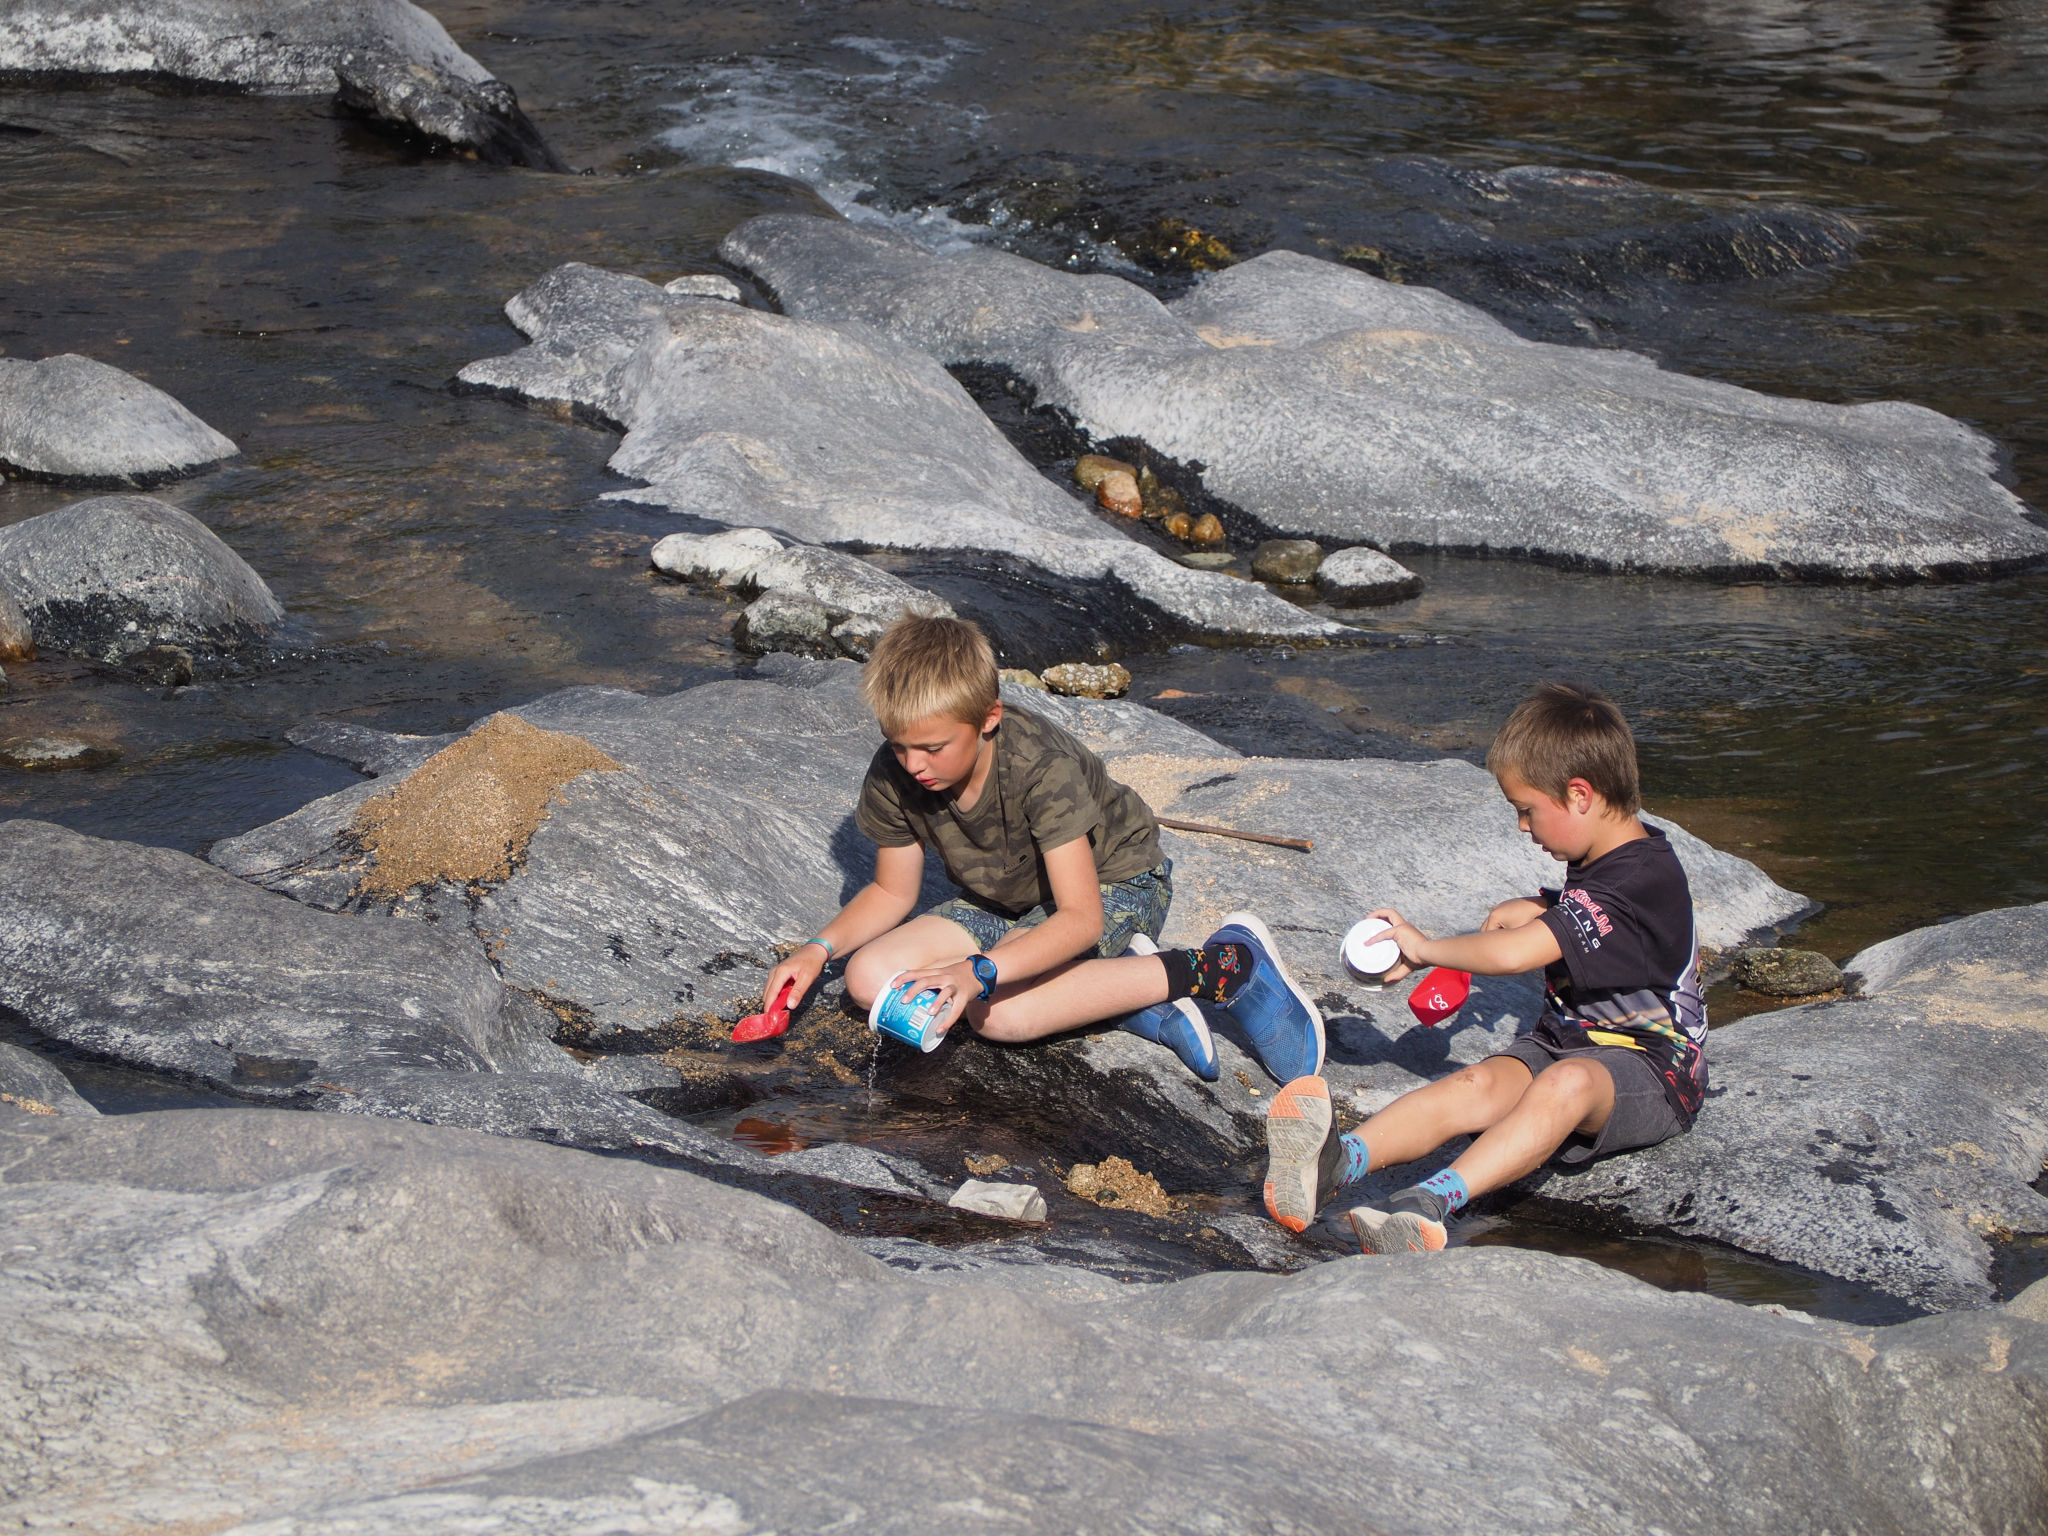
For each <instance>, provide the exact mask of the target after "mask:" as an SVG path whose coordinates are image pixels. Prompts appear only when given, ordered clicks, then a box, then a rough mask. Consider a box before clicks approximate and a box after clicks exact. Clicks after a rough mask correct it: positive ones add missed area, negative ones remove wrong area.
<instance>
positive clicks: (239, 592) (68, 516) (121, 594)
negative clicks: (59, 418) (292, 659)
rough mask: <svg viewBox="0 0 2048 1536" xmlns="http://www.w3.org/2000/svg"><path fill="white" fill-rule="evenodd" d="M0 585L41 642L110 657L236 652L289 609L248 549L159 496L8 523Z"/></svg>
mask: <svg viewBox="0 0 2048 1536" xmlns="http://www.w3.org/2000/svg"><path fill="white" fill-rule="evenodd" d="M0 587H4V588H5V589H6V590H7V592H8V594H9V596H11V597H12V598H13V599H14V601H15V603H16V604H18V605H19V606H20V608H21V610H22V612H23V613H25V614H26V615H27V616H28V620H29V624H30V627H31V629H32V630H33V632H34V635H35V643H36V644H37V645H38V646H40V647H41V648H43V649H45V650H51V651H69V652H72V653H73V654H75V655H80V656H86V657H90V658H92V659H93V660H96V661H104V662H110V663H120V662H124V661H126V660H128V659H129V658H130V657H133V656H136V655H138V654H139V653H141V652H144V651H149V650H151V649H152V648H154V647H159V646H175V647H181V648H186V649H190V650H207V651H217V650H227V649H233V648H235V647H237V646H242V645H247V644H251V643H253V642H257V641H260V640H262V639H264V638H266V637H268V636H269V635H271V634H272V633H274V632H275V631H276V629H277V628H278V627H279V626H280V625H281V624H283V622H284V617H285V614H284V609H283V608H282V607H281V606H280V605H279V603H278V601H277V599H276V598H275V597H274V596H272V595H271V591H270V588H269V587H268V586H266V585H265V584H264V581H263V578H262V577H261V576H258V575H257V574H256V573H255V572H254V571H252V570H250V569H249V567H248V566H247V565H246V564H245V563H244V562H243V560H242V557H241V556H239V555H237V554H236V553H235V552H234V551H233V550H231V549H229V548H228V547H227V545H225V544H223V543H222V542H221V541H220V539H219V538H218V537H217V536H216V535H215V534H214V532H213V531H212V530H211V529H210V528H208V527H207V526H206V525H205V524H204V523H202V522H200V521H199V519H198V518H196V517H194V516H192V514H191V513H189V512H184V511H181V510H180V509H178V508H177V507H174V506H172V505H170V503H168V502H164V501H158V500H157V499H156V498H155V497H153V496H101V497H96V498H95V499H93V500H91V501H79V502H73V503H72V504H71V505H70V506H68V507H60V508H59V509H58V510H56V511H55V512H45V513H44V514H43V515H42V516H40V517H32V518H30V519H28V520H27V521H26V522H21V523H15V524H14V525H12V526H11V527H7V528H0Z"/></svg>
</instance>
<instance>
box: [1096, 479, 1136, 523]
mask: <svg viewBox="0 0 2048 1536" xmlns="http://www.w3.org/2000/svg"><path fill="white" fill-rule="evenodd" d="M1095 504H1096V505H1097V506H1099V507H1102V508H1104V509H1105V510H1107V511H1110V512H1114V513H1116V514H1117V515H1118V516H1119V517H1137V516H1139V515H1140V514H1142V513H1143V512H1144V510H1145V498H1144V497H1143V496H1142V495H1140V494H1139V492H1138V481H1137V477H1136V476H1134V475H1127V474H1125V473H1124V472H1123V471H1122V470H1118V471H1117V472H1116V473H1114V474H1109V475H1104V476H1103V477H1102V478H1101V480H1099V481H1097V482H1096V485H1095Z"/></svg>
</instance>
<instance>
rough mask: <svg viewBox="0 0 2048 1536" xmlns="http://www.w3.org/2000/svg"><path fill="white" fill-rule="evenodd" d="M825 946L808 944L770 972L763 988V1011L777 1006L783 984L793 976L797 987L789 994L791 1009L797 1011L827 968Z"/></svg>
mask: <svg viewBox="0 0 2048 1536" xmlns="http://www.w3.org/2000/svg"><path fill="white" fill-rule="evenodd" d="M825 958H826V957H825V946H824V945H822V944H806V945H805V946H804V947H803V948H802V949H800V950H798V951H797V952H796V953H795V954H793V955H791V956H790V957H789V958H788V959H787V960H785V961H783V962H782V964H780V965H778V966H776V967H775V969H774V970H772V971H770V972H769V973H768V984H767V985H766V986H764V987H763V988H762V989H761V1007H762V1009H763V1011H766V1010H767V1009H770V1008H773V1007H774V1006H775V999H776V998H777V997H778V996H780V995H781V992H782V984H783V983H784V982H785V981H789V980H791V979H792V978H794V980H795V981H796V989H795V990H794V991H792V992H791V993H790V994H789V1011H790V1012H791V1013H795V1012H796V1010H797V1006H798V1005H799V1004H800V1003H802V1002H803V1000H804V998H805V996H806V995H808V994H809V992H810V990H811V988H812V987H814V986H816V985H817V983H818V976H819V974H820V973H821V972H822V971H823V970H824V969H825Z"/></svg>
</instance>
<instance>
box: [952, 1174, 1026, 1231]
mask: <svg viewBox="0 0 2048 1536" xmlns="http://www.w3.org/2000/svg"><path fill="white" fill-rule="evenodd" d="M946 1204H948V1205H952V1206H958V1207H959V1208H960V1209H961V1210H963V1211H980V1212H981V1213H982V1214H983V1215H984V1216H1001V1217H1003V1218H1004V1219H1005V1220H1007V1221H1044V1220H1045V1219H1046V1211H1045V1196H1043V1195H1041V1194H1040V1193H1039V1192H1038V1186H1037V1185H1035V1184H990V1183H987V1182H985V1181H984V1180H981V1179H969V1180H967V1181H966V1182H965V1183H964V1184H962V1185H961V1186H960V1187H959V1188H958V1189H956V1190H954V1191H953V1196H952V1198H951V1199H949V1200H948V1201H947V1202H946Z"/></svg>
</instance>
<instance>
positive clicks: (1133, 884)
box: [931, 859, 1173, 960]
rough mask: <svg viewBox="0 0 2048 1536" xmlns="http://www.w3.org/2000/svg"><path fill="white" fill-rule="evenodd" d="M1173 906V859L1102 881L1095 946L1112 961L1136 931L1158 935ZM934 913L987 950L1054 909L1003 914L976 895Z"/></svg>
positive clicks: (958, 898)
mask: <svg viewBox="0 0 2048 1536" xmlns="http://www.w3.org/2000/svg"><path fill="white" fill-rule="evenodd" d="M1171 905H1173V860H1171V859H1167V860H1166V861H1164V862H1163V863H1161V864H1160V865H1159V866H1158V868H1156V869H1148V870H1146V871H1145V873H1144V874H1142V875H1133V876H1132V877H1131V878H1130V879H1128V880H1119V881H1118V882H1117V883H1116V884H1115V885H1105V886H1103V887H1102V938H1101V939H1100V940H1099V941H1097V943H1096V945H1095V953H1096V954H1098V955H1100V956H1101V957H1102V958H1103V959H1105V960H1114V959H1115V958H1116V957H1117V956H1118V955H1120V954H1122V953H1123V952H1124V951H1125V950H1127V949H1129V948H1130V947H1131V936H1132V935H1133V934H1137V933H1143V934H1145V935H1146V936H1147V937H1149V938H1153V939H1156V938H1158V937H1159V930H1160V929H1162V928H1164V927H1165V926H1166V909H1167V908H1168V907H1170V906H1171ZM931 915H932V916H933V917H943V918H944V919H946V921H947V922H949V923H957V924H958V925H959V926H960V927H962V928H965V929H966V930H967V932H968V934H969V936H970V937H972V938H973V940H974V942H975V943H976V944H978V945H980V946H981V948H982V949H983V950H984V951H987V950H991V949H994V948H995V947H996V944H997V943H998V942H999V941H1000V940H1001V939H1002V937H1003V935H1004V934H1006V933H1008V932H1009V931H1010V930H1011V929H1012V928H1035V927H1037V926H1038V925H1039V924H1040V923H1042V922H1044V921H1045V920H1046V919H1047V918H1048V917H1050V916H1051V915H1052V914H1051V913H1050V912H1048V911H1047V910H1046V909H1045V908H1044V907H1043V906H1042V905H1041V906H1036V907H1033V908H1032V909H1031V910H1030V911H1029V912H1026V913H1023V914H1022V915H1021V916H1018V917H1005V916H1004V915H1003V914H1002V913H1000V912H996V911H993V910H991V909H990V908H988V907H985V906H983V905H982V904H981V903H980V902H978V901H976V900H975V899H974V898H973V897H972V896H955V897H954V898H953V899H952V900H951V901H942V902H940V903H939V904H938V905H937V906H936V907H933V908H932V914H931Z"/></svg>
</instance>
